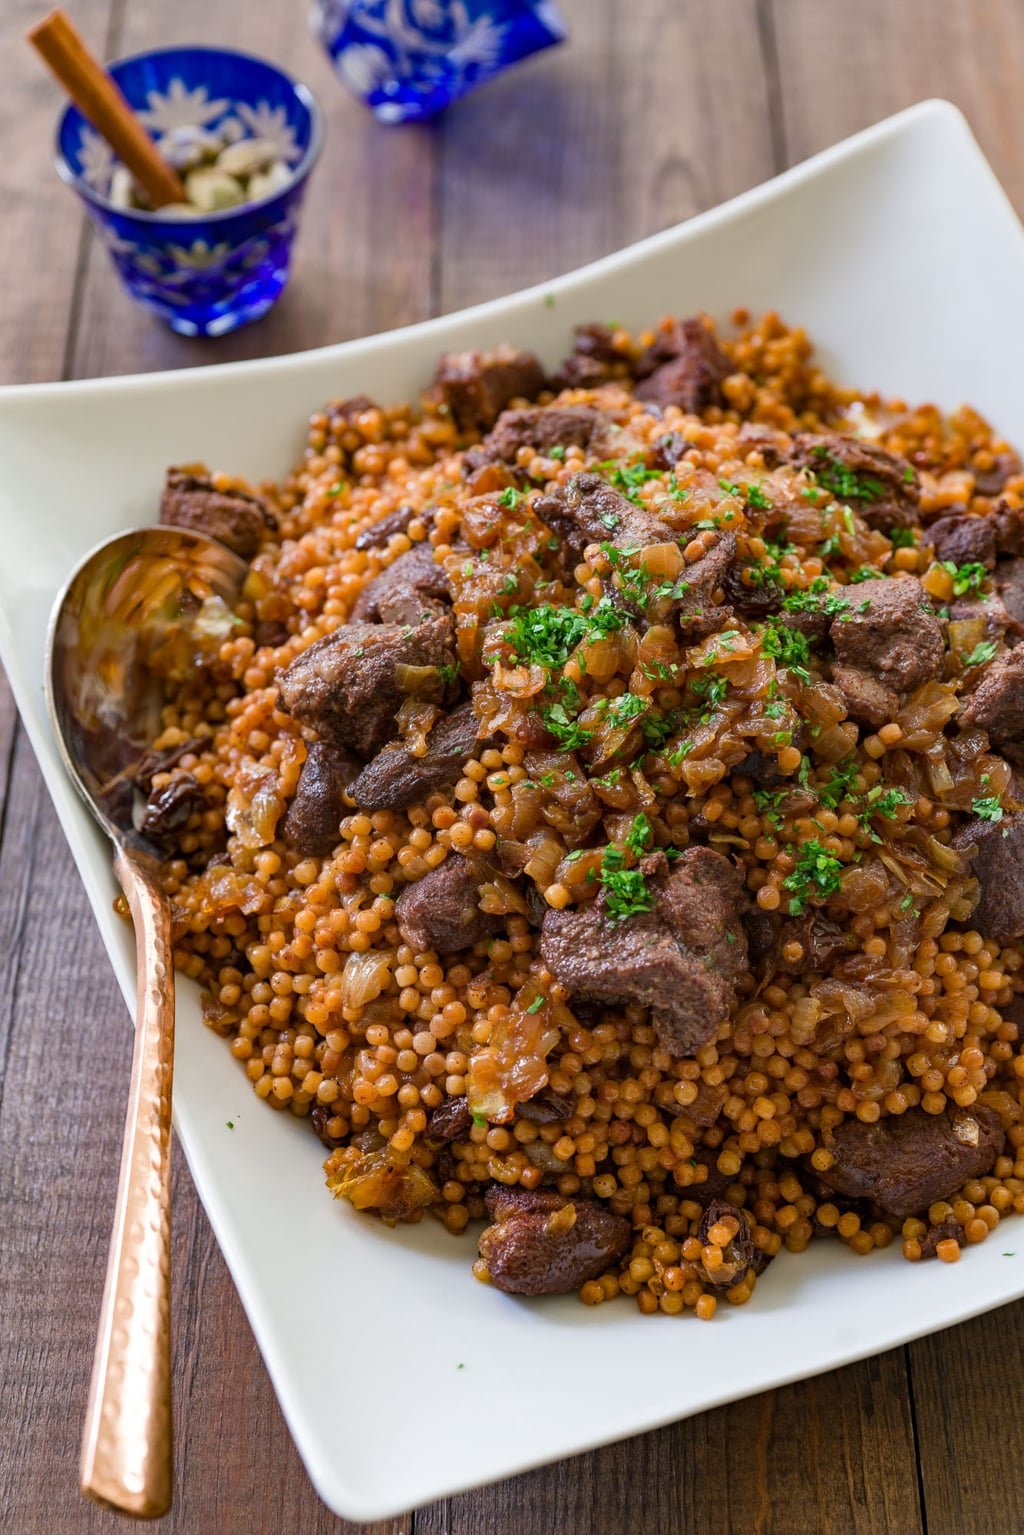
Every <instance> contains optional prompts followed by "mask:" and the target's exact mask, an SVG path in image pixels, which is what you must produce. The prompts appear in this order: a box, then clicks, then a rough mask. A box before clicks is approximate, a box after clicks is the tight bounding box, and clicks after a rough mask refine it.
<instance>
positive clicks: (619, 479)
mask: <svg viewBox="0 0 1024 1535" xmlns="http://www.w3.org/2000/svg"><path fill="white" fill-rule="evenodd" d="M597 467H598V468H599V469H600V471H601V473H602V474H603V475H604V477H605V479H606V480H607V481H608V483H609V485H614V486H615V489H616V490H618V491H620V492H621V493H622V495H624V496H625V497H626V500H627V501H632V502H633V503H634V505H635V506H643V504H644V503H643V499H642V497H641V496H639V495H637V491H638V490H639V489H640V487H641V485H646V484H647V482H648V480H660V479H661V470H660V469H648V467H647V465H646V464H645V463H644V461H643V459H638V460H637V461H636V462H635V463H632V464H617V463H615V461H614V460H613V459H606V460H605V462H604V463H603V464H598V466H597Z"/></svg>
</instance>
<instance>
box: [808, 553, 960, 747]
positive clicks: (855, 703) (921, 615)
mask: <svg viewBox="0 0 1024 1535" xmlns="http://www.w3.org/2000/svg"><path fill="white" fill-rule="evenodd" d="M845 595H849V601H850V605H849V607H848V608H847V610H846V611H845V612H844V613H840V614H838V615H837V616H836V617H835V618H834V619H833V620H832V624H831V631H830V632H831V636H832V643H833V645H834V646H835V652H836V665H835V668H834V670H833V673H832V681H833V682H834V683H835V684H836V686H837V687H838V688H839V689H840V690H841V691H842V693H843V695H844V696H845V698H846V702H847V707H848V708H849V711H850V713H851V715H853V717H854V718H855V719H858V720H861V721H863V722H864V723H865V724H868V725H884V724H885V723H886V721H887V720H890V719H892V717H893V714H894V713H895V712H896V710H897V709H898V708H899V706H900V702H901V700H902V699H903V698H904V697H905V696H906V695H907V694H908V693H911V692H913V690H914V688H916V687H919V686H920V685H921V683H922V682H928V681H929V680H930V679H931V678H932V677H937V676H938V675H939V673H940V672H941V670H942V663H943V656H944V651H943V643H942V624H941V621H940V620H939V618H938V617H937V616H936V614H935V613H934V612H933V610H932V608H931V605H930V603H929V601H928V597H927V594H926V593H925V590H924V587H923V586H922V585H921V583H920V581H919V580H918V579H917V577H916V576H906V577H898V578H895V579H892V578H885V577H881V578H879V579H878V580H876V581H864V582H862V583H861V584H860V585H859V586H856V587H853V588H852V589H851V590H850V592H849V593H847V591H846V589H845V588H844V596H845Z"/></svg>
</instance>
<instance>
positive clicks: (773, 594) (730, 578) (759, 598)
mask: <svg viewBox="0 0 1024 1535" xmlns="http://www.w3.org/2000/svg"><path fill="white" fill-rule="evenodd" d="M756 569H757V566H756V565H734V566H733V567H732V568H731V570H727V571H726V573H725V579H724V581H723V583H722V586H723V589H724V591H725V600H726V602H727V603H728V604H729V606H730V607H733V608H735V609H736V611H737V613H742V614H743V617H744V618H753V619H755V620H761V619H764V618H767V616H768V614H769V613H777V612H778V611H779V608H780V607H781V606H782V599H783V598H784V597H785V595H786V588H785V587H784V586H780V585H779V584H778V582H776V581H762V582H759V583H758V584H757V585H754V584H752V583H750V582H748V581H746V580H745V579H744V575H745V573H746V572H747V571H753V570H756ZM794 616H799V615H794Z"/></svg>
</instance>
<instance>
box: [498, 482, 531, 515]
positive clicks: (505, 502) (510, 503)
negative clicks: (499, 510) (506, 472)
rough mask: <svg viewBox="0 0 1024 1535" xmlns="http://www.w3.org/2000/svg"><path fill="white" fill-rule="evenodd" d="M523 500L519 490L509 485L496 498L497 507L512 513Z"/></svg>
mask: <svg viewBox="0 0 1024 1535" xmlns="http://www.w3.org/2000/svg"><path fill="white" fill-rule="evenodd" d="M524 499H525V498H524V496H523V493H522V491H521V490H516V488H515V486H514V485H509V486H507V487H506V489H505V490H503V491H502V493H501V495H500V496H499V497H498V505H499V506H503V507H505V508H506V509H507V510H508V511H513V510H514V509H515V508H516V507H517V506H518V505H519V503H520V501H522V500H524Z"/></svg>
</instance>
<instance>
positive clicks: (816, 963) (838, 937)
mask: <svg viewBox="0 0 1024 1535" xmlns="http://www.w3.org/2000/svg"><path fill="white" fill-rule="evenodd" d="M787 943H798V944H799V945H800V947H801V948H802V949H803V951H804V952H803V956H802V958H800V959H798V960H794V961H793V962H792V963H789V962H788V961H787V960H786V959H785V957H783V960H782V965H783V969H785V970H792V971H795V972H796V973H797V974H799V973H800V972H802V971H804V970H814V971H816V972H817V973H818V974H821V972H822V971H827V970H831V968H832V966H833V965H834V964H835V962H836V960H837V959H841V958H842V956H843V955H844V954H848V953H849V951H850V945H849V943H848V942H847V938H846V933H845V932H844V931H843V929H842V928H841V927H840V926H839V924H838V923H837V922H833V921H832V920H831V918H829V917H826V916H825V914H824V912H820V911H808V912H805V913H804V915H803V916H802V917H791V918H789V919H788V921H786V922H784V923H783V924H782V931H781V933H780V934H779V945H780V948H781V947H782V946H784V945H785V944H787Z"/></svg>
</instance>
